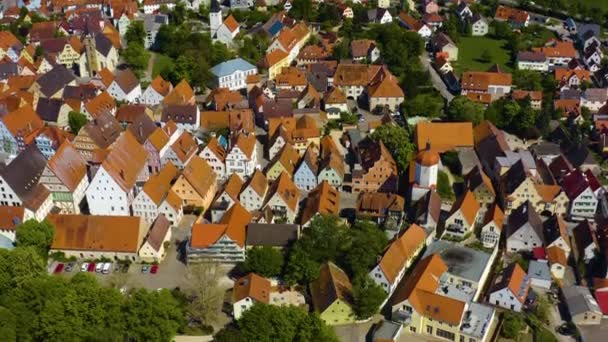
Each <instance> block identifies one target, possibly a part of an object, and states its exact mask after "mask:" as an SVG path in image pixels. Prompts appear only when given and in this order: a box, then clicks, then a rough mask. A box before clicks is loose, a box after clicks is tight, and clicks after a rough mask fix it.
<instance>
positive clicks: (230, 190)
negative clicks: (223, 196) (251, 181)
mask: <svg viewBox="0 0 608 342" xmlns="http://www.w3.org/2000/svg"><path fill="white" fill-rule="evenodd" d="M243 184H244V183H243V180H242V179H241V177H240V176H239V175H238V174H236V173H233V174H231V175H230V177H229V178H228V180H227V181H226V183H225V184H224V192H225V193H227V194H228V196H230V198H232V200H233V201H235V202H237V201H238V200H239V194H240V193H241V189H242V188H243Z"/></svg>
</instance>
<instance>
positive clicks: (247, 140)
mask: <svg viewBox="0 0 608 342" xmlns="http://www.w3.org/2000/svg"><path fill="white" fill-rule="evenodd" d="M256 142H257V141H256V138H255V134H253V133H239V134H238V135H237V136H236V138H235V139H234V142H233V143H232V146H231V148H230V150H229V151H228V153H227V154H226V174H232V173H236V174H238V175H239V176H240V177H241V178H243V179H248V178H249V177H250V176H251V175H252V174H253V172H254V171H255V170H256V169H257V167H258V154H257V149H256Z"/></svg>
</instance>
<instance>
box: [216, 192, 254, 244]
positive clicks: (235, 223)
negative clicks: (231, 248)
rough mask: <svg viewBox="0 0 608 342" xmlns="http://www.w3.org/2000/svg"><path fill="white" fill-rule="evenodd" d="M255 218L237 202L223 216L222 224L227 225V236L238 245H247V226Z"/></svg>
mask: <svg viewBox="0 0 608 342" xmlns="http://www.w3.org/2000/svg"><path fill="white" fill-rule="evenodd" d="M252 218H253V216H251V214H250V213H249V212H248V211H247V209H245V208H243V206H242V205H241V204H240V203H239V202H235V203H234V204H233V205H232V207H231V208H230V209H228V211H227V212H226V213H225V214H224V216H222V219H221V220H220V223H222V224H226V225H227V226H228V227H227V229H226V235H227V236H228V237H229V238H231V239H232V240H233V241H234V242H235V243H236V244H237V245H239V246H240V247H243V246H244V245H245V238H246V234H247V233H246V231H247V225H248V224H249V223H251V219H252Z"/></svg>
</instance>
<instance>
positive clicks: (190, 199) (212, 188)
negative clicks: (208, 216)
mask: <svg viewBox="0 0 608 342" xmlns="http://www.w3.org/2000/svg"><path fill="white" fill-rule="evenodd" d="M171 189H172V190H173V191H174V192H175V193H176V194H177V195H178V196H179V197H180V198H181V199H182V203H183V204H184V206H192V207H196V208H203V213H204V212H205V211H207V209H209V208H210V207H211V203H212V202H213V198H214V197H215V192H216V190H217V184H216V175H215V172H214V171H213V170H212V169H211V166H209V164H207V162H206V161H205V160H204V159H202V158H200V157H198V156H193V157H192V158H191V159H190V162H188V164H186V166H185V168H184V170H183V172H182V174H181V175H180V176H179V177H178V178H177V180H176V181H175V183H174V184H173V186H172V187H171Z"/></svg>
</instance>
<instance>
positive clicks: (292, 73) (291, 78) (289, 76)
mask: <svg viewBox="0 0 608 342" xmlns="http://www.w3.org/2000/svg"><path fill="white" fill-rule="evenodd" d="M275 82H276V84H277V86H283V87H303V86H305V85H306V84H307V83H308V80H306V74H305V73H304V72H303V71H302V70H300V69H298V68H296V67H287V68H283V70H281V73H280V74H279V75H277V76H276V80H275Z"/></svg>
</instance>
